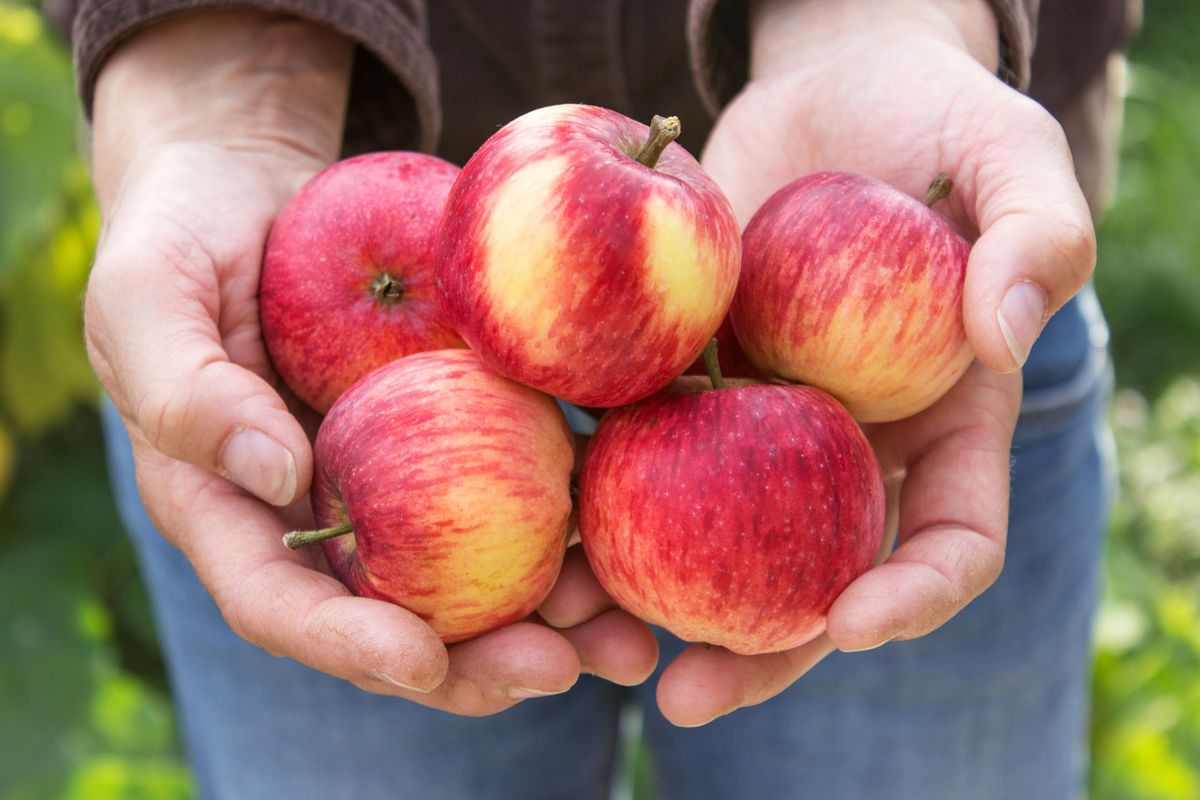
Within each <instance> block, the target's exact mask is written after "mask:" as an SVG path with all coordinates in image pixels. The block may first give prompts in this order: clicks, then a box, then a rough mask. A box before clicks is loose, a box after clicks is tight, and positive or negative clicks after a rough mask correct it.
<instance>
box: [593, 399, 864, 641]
mask: <svg viewBox="0 0 1200 800" xmlns="http://www.w3.org/2000/svg"><path fill="white" fill-rule="evenodd" d="M709 386H711V383H710V382H709V380H708V379H707V378H700V377H690V376H689V377H685V378H680V379H678V380H676V381H675V382H674V383H672V384H671V385H670V386H669V387H668V388H667V389H665V390H663V391H662V392H659V393H658V394H656V395H654V396H652V397H650V398H648V399H646V400H643V401H642V402H640V403H638V404H636V405H632V406H627V407H625V408H620V409H615V410H612V411H609V412H608V413H607V414H606V415H605V417H604V418H603V419H602V420H601V422H600V426H599V428H598V429H597V431H596V434H595V436H593V437H592V441H591V443H590V444H589V446H588V450H587V453H586V456H585V458H584V464H583V470H582V473H581V476H580V498H579V503H580V507H579V513H580V518H579V522H580V533H581V536H582V538H583V546H584V549H585V551H586V553H587V557H588V561H589V562H590V563H591V565H592V569H593V571H594V572H595V573H596V577H597V578H598V579H599V580H600V583H601V584H603V586H604V588H605V589H606V590H607V591H608V592H609V594H610V595H612V597H613V598H614V599H615V600H616V601H617V602H618V603H620V605H621V606H622V607H624V608H625V609H626V610H628V611H630V612H631V613H633V614H636V615H637V616H639V617H641V618H642V619H644V620H646V621H647V622H651V623H653V624H656V625H660V626H662V627H664V628H666V629H667V630H669V631H671V632H672V633H674V634H675V635H676V636H679V637H680V638H682V639H684V640H686V641H691V642H704V643H707V644H714V645H721V646H723V647H726V648H728V649H730V650H732V651H733V652H735V653H740V654H743V655H750V654H755V653H768V652H776V651H780V650H786V649H789V648H792V647H796V646H798V645H800V644H803V643H804V642H807V641H809V640H810V639H812V638H813V637H815V636H817V635H818V634H820V633H821V632H822V631H823V630H824V626H825V615H826V613H827V612H828V610H829V606H830V605H831V604H832V603H833V601H834V599H835V598H836V597H837V596H838V594H840V593H841V591H842V590H843V589H844V588H845V587H846V586H847V585H849V583H850V582H851V581H852V580H854V579H855V578H857V577H858V576H859V575H861V574H862V573H863V572H865V571H866V570H867V569H868V568H869V567H870V566H871V564H872V563H873V562H874V559H875V557H876V554H877V552H878V550H879V546H880V542H881V539H882V536H883V519H884V495H883V480H882V477H881V475H880V471H879V465H878V463H877V462H876V460H875V456H874V453H873V452H872V451H871V448H870V446H869V445H868V444H867V440H866V438H865V437H864V436H863V434H862V432H861V431H860V430H859V428H858V426H857V425H856V424H855V423H854V420H853V419H851V417H850V415H849V414H848V413H847V412H846V411H845V409H843V408H842V407H841V406H840V405H839V404H838V403H837V401H835V400H834V399H833V398H832V397H830V396H829V395H828V394H826V393H825V392H822V391H821V390H819V389H814V388H811V387H804V386H777V385H765V384H751V383H749V382H747V381H733V382H731V383H730V384H728V385H727V386H726V388H722V389H716V390H712V389H708V388H707V387H709Z"/></svg>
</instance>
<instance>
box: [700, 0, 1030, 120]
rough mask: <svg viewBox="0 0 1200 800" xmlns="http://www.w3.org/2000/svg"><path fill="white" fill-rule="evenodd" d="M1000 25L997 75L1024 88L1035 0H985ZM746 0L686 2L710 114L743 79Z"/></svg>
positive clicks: (746, 43)
mask: <svg viewBox="0 0 1200 800" xmlns="http://www.w3.org/2000/svg"><path fill="white" fill-rule="evenodd" d="M988 2H989V3H990V4H991V6H992V10H993V11H995V13H996V21H997V23H998V25H999V29H1000V58H1001V66H1000V77H1001V78H1003V79H1004V80H1005V81H1006V82H1007V83H1009V84H1011V85H1012V86H1015V87H1017V88H1018V89H1020V90H1021V91H1025V90H1026V89H1027V88H1028V87H1029V64H1030V61H1031V59H1032V58H1033V44H1034V41H1035V40H1036V38H1037V15H1038V6H1039V4H1040V0H988ZM747 16H748V14H747V9H746V0H690V2H689V7H688V31H687V33H688V53H689V57H690V59H691V65H692V76H693V78H694V79H695V81H696V89H697V91H699V92H700V96H701V97H702V98H703V99H704V104H705V106H707V107H708V110H709V111H711V112H712V113H713V114H716V113H717V112H719V111H720V110H721V108H722V107H723V106H724V105H725V104H726V103H728V102H729V101H730V100H732V99H733V96H734V95H735V94H737V93H738V91H739V90H740V89H741V88H742V86H744V85H745V84H746V80H747V77H748V69H747V68H748V65H749V62H750V59H749V46H750V33H749V24H748V20H747Z"/></svg>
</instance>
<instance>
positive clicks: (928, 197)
mask: <svg viewBox="0 0 1200 800" xmlns="http://www.w3.org/2000/svg"><path fill="white" fill-rule="evenodd" d="M953 188H954V181H952V180H950V176H949V175H947V174H946V173H944V172H939V173H938V174H937V177H936V178H934V179H933V182H932V183H930V184H929V188H928V189H926V190H925V197H923V198H922V199H921V202H922V203H924V204H925V205H927V206H929V207H930V208H933V206H934V204H935V203H937V201H938V200H941V199H942V198H944V197H945V196H946V195H948V194H950V190H951V189H953Z"/></svg>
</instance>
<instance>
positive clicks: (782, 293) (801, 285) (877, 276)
mask: <svg viewBox="0 0 1200 800" xmlns="http://www.w3.org/2000/svg"><path fill="white" fill-rule="evenodd" d="M742 242H743V260H742V277H741V282H740V283H739V284H738V290H737V295H736V296H735V297H734V301H733V308H732V310H731V312H730V314H731V316H732V318H733V326H734V330H735V332H736V334H737V339H738V342H739V343H740V344H741V345H742V348H743V349H744V350H745V352H746V355H747V356H748V357H749V358H750V360H751V361H753V362H754V363H755V364H757V365H758V366H759V367H760V368H762V369H763V370H764V371H765V372H767V373H769V374H772V375H777V376H779V377H782V378H784V379H787V380H791V381H800V382H803V383H807V384H811V385H813V386H819V387H821V388H822V389H825V390H826V391H828V392H830V393H831V394H833V395H834V396H835V397H837V398H838V400H840V401H841V402H842V403H843V404H845V406H846V407H847V408H848V409H849V410H850V413H851V414H853V415H854V417H855V419H858V420H860V421H863V422H887V421H891V420H897V419H903V418H905V417H910V416H912V415H913V414H916V413H917V412H919V411H921V410H923V409H925V408H927V407H928V406H930V405H932V404H933V403H934V402H935V401H936V400H937V399H938V398H939V397H941V396H942V395H943V394H945V393H946V391H947V390H948V389H949V388H950V387H951V386H953V385H954V383H955V382H956V381H957V380H958V379H959V378H960V377H961V376H962V374H963V373H964V372H965V371H966V369H967V367H968V366H970V364H971V360H972V358H973V357H974V353H973V351H972V349H971V346H970V344H969V342H968V341H967V336H966V332H965V330H964V328H963V321H962V298H963V278H964V276H965V274H966V268H967V256H968V254H969V252H970V245H969V244H967V241H966V240H965V239H963V238H962V237H961V236H959V235H958V233H956V232H955V231H954V229H953V228H951V227H950V225H949V223H947V222H946V221H945V220H944V219H942V218H941V217H940V216H938V214H937V213H935V212H934V211H933V210H932V209H930V208H928V207H926V206H925V205H923V204H922V203H921V202H920V201H918V200H916V199H914V198H912V197H909V196H908V195H906V194H904V193H903V192H900V191H899V190H897V189H894V188H892V187H891V186H889V185H887V184H886V183H883V182H881V181H877V180H875V179H873V178H869V177H866V176H864V175H855V174H852V173H845V172H818V173H814V174H812V175H807V176H805V177H803V178H800V179H798V180H796V181H793V182H792V183H790V184H788V185H787V186H785V187H784V188H782V189H780V190H779V191H778V192H776V193H775V194H774V195H773V196H771V198H770V199H768V200H767V202H766V203H765V204H763V206H762V207H761V208H760V209H759V210H758V212H757V213H756V214H755V215H754V217H753V218H752V219H751V220H750V224H749V225H747V226H746V230H745V233H744V234H743V238H742Z"/></svg>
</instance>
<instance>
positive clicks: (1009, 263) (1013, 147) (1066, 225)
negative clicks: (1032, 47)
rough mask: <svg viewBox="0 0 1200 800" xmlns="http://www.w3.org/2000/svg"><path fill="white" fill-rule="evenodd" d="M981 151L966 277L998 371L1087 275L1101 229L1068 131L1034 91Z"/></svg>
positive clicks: (1024, 349) (976, 340) (974, 319)
mask: <svg viewBox="0 0 1200 800" xmlns="http://www.w3.org/2000/svg"><path fill="white" fill-rule="evenodd" d="M1021 102H1022V103H1027V105H1024V106H1022V108H1023V110H1024V111H1023V114H1018V115H1016V116H1018V117H1020V119H1017V120H1014V121H1013V122H1012V123H1011V124H1006V125H1005V126H1004V136H1003V137H997V138H996V139H995V140H994V141H992V142H989V143H988V144H986V145H984V146H983V147H982V148H981V149H980V152H979V153H978V154H977V155H976V157H975V160H974V163H975V165H976V167H975V170H974V174H973V175H972V176H971V182H972V183H973V185H974V193H975V216H976V218H977V220H978V222H979V229H980V234H981V235H980V237H979V240H978V241H977V242H976V243H975V246H974V247H973V248H972V250H971V255H970V259H969V261H968V265H967V275H966V281H965V284H964V298H963V322H964V325H965V327H966V331H967V338H968V339H970V341H971V345H972V347H974V349H975V353H976V354H977V355H978V356H979V358H980V360H981V361H983V363H985V364H987V365H988V366H989V367H991V368H992V369H995V370H998V371H1001V372H1011V371H1013V370H1016V369H1018V368H1020V367H1021V366H1022V365H1024V363H1025V360H1026V358H1028V356H1029V352H1030V350H1031V348H1032V347H1033V343H1034V341H1035V340H1036V339H1037V337H1038V335H1040V333H1041V331H1042V327H1043V326H1044V325H1045V324H1046V321H1047V320H1048V319H1049V318H1050V315H1051V314H1053V313H1054V312H1055V311H1057V310H1058V309H1059V308H1060V307H1062V305H1063V304H1064V303H1066V302H1067V301H1068V300H1069V299H1070V298H1071V297H1072V296H1074V294H1075V293H1076V292H1078V291H1079V289H1080V288H1081V287H1082V286H1083V285H1084V284H1085V283H1086V282H1087V280H1088V278H1090V277H1091V274H1092V269H1093V267H1094V266H1095V262H1096V235H1095V231H1094V229H1093V226H1092V217H1091V213H1090V212H1089V210H1088V205H1087V201H1086V200H1085V199H1084V196H1083V192H1082V191H1081V190H1080V188H1079V184H1078V182H1077V180H1076V178H1075V172H1074V168H1073V165H1072V160H1071V154H1070V151H1069V150H1068V148H1067V142H1066V137H1065V136H1064V135H1063V132H1062V129H1061V128H1060V127H1059V125H1058V123H1056V122H1055V121H1054V120H1053V119H1052V118H1051V117H1050V115H1049V114H1047V113H1046V112H1045V111H1044V110H1043V109H1042V108H1041V107H1040V106H1037V105H1036V104H1034V103H1033V102H1032V101H1024V100H1022V101H1021Z"/></svg>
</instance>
